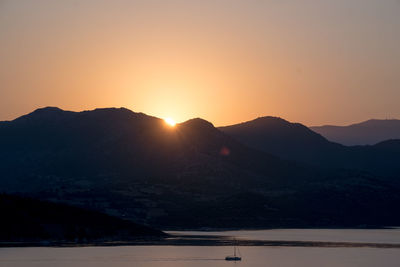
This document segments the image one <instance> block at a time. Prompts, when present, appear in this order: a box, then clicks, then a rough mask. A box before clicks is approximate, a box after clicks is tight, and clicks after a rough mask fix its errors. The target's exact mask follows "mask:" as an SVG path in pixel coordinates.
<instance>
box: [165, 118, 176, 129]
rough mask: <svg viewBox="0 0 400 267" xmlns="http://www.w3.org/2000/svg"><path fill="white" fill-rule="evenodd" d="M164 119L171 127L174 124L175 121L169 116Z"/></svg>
mask: <svg viewBox="0 0 400 267" xmlns="http://www.w3.org/2000/svg"><path fill="white" fill-rule="evenodd" d="M164 121H165V122H166V123H167V124H168V125H169V126H171V127H173V126H175V124H176V122H175V121H174V120H173V119H171V118H165V119H164Z"/></svg>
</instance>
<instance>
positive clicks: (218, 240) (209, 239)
mask: <svg viewBox="0 0 400 267" xmlns="http://www.w3.org/2000/svg"><path fill="white" fill-rule="evenodd" d="M233 245H237V246H265V247H315V248H316V247H320V248H396V249H400V243H369V242H368V243H364V242H330V241H296V240H291V241H287V240H244V239H237V240H234V239H232V238H231V237H229V236H207V235H170V236H169V237H166V238H163V239H158V240H155V239H153V240H150V239H141V240H131V241H123V240H120V241H118V240H116V241H93V242H82V243H77V242H64V241H31V242H29V241H27V242H23V241H22V242H0V248H12V247H60V248H61V247H99V246H102V247H111V246H233Z"/></svg>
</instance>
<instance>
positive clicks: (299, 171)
mask: <svg viewBox="0 0 400 267" xmlns="http://www.w3.org/2000/svg"><path fill="white" fill-rule="evenodd" d="M266 122H267V123H266ZM270 122H271V123H272V124H271V125H269V123H270ZM265 125H267V126H268V125H269V126H268V127H270V128H269V129H270V130H266V128H265V127H266V126H265ZM268 127H267V128H268ZM235 129H239V130H240V131H239V133H240V134H239V135H238V132H237V131H236V130H235ZM398 149H399V145H398V143H397V142H396V141H391V142H385V143H382V144H379V145H376V146H374V147H356V148H348V147H345V146H342V145H339V144H335V143H331V142H329V141H327V140H326V139H325V138H323V137H322V136H320V135H319V134H316V133H314V132H313V131H311V130H310V129H308V128H307V127H305V126H303V125H300V124H291V123H289V122H286V121H284V120H282V119H278V118H271V117H267V118H260V119H257V120H255V121H253V122H249V123H244V124H241V125H236V126H230V127H224V128H220V129H217V128H215V127H214V126H213V125H212V124H211V123H209V122H207V121H205V120H202V119H198V118H197V119H192V120H189V121H186V122H184V123H181V124H177V125H176V126H175V127H170V126H168V125H167V124H166V123H165V122H164V121H163V120H161V119H159V118H155V117H151V116H148V115H145V114H143V113H135V112H132V111H130V110H128V109H124V108H120V109H116V108H109V109H96V110H92V111H84V112H70V111H63V110H61V109H58V108H43V109H38V110H36V111H34V112H32V113H30V114H27V115H25V116H22V117H20V118H17V119H15V120H13V121H7V122H0V173H1V178H0V192H5V193H8V194H18V195H26V196H29V197H32V198H38V199H42V200H47V201H53V202H63V203H68V204H69V205H75V206H79V207H83V208H85V209H91V210H97V211H101V212H106V213H108V214H110V215H113V216H118V217H120V218H124V219H129V220H133V221H135V222H138V223H146V224H148V225H152V226H155V227H158V228H162V229H189V228H190V229H199V228H207V227H211V228H234V227H240V228H254V227H260V228H261V227H262V228H264V227H350V226H352V227H354V226H360V225H364V226H382V225H399V224H400V215H399V214H398V213H397V208H398V206H399V204H400V194H399V192H400V183H399V181H398V179H394V178H396V177H397V176H396V168H398V166H399V164H397V163H398V162H399V158H398V155H399V154H398ZM332 151H333V152H334V154H330V153H333V152H332ZM337 151H339V152H337ZM349 151H350V152H349ZM365 151H367V152H368V154H366V155H367V156H365V159H364V158H362V157H359V156H358V155H364V152H365ZM371 151H372V152H371ZM335 153H338V154H335ZM340 153H343V154H340ZM346 153H350V154H346ZM374 153H376V154H374ZM382 155H385V157H386V158H387V159H388V161H387V162H386V164H387V166H388V167H389V171H387V172H386V171H382V169H381V168H382V167H383V165H382V164H381V163H379V164H380V165H379V164H378V165H372V166H373V167H371V166H370V164H371V162H372V161H371V158H370V157H377V158H378V157H381V156H382ZM342 156H343V158H341V157H342ZM356 156H358V157H356ZM319 157H322V159H321V158H319ZM338 157H339V159H338ZM353 157H354V163H353ZM304 159H306V160H304ZM329 159H332V160H333V161H334V163H332V164H330V163H329ZM347 161H350V162H349V163H347V165H340V164H338V163H342V162H347ZM360 162H361V163H362V164H361V163H360ZM372 163H373V162H372ZM360 164H361V165H360ZM343 166H345V167H346V168H344V167H343ZM347 166H355V168H354V170H352V168H347ZM360 166H361V167H362V166H366V168H361V167H360Z"/></svg>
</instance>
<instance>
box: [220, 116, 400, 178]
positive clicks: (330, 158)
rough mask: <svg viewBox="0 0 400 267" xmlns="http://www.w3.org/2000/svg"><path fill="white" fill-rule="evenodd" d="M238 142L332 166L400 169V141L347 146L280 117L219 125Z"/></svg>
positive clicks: (384, 171)
mask: <svg viewBox="0 0 400 267" xmlns="http://www.w3.org/2000/svg"><path fill="white" fill-rule="evenodd" d="M219 129H220V130H221V131H223V132H225V133H226V134H228V135H230V136H232V137H234V138H235V139H237V140H238V141H240V142H242V143H244V144H246V145H248V146H250V147H252V148H254V149H259V150H262V151H264V152H267V153H270V154H273V155H276V156H279V157H281V158H283V159H289V160H294V161H298V162H303V163H307V164H312V165H315V166H321V167H328V168H345V169H357V170H361V171H368V172H372V173H374V174H376V175H380V176H393V177H396V176H397V175H398V173H399V170H400V167H399V166H400V156H399V153H400V149H399V145H400V140H391V141H390V142H389V141H387V142H383V143H379V144H376V145H373V146H369V145H367V146H344V145H341V144H338V143H334V142H331V141H328V140H327V139H326V138H325V137H323V136H322V135H320V134H318V133H315V132H314V131H312V130H311V129H309V128H307V127H306V126H304V125H302V124H299V123H290V122H288V121H286V120H284V119H281V118H276V117H262V118H258V119H255V120H252V121H248V122H244V123H240V124H236V125H231V126H226V127H219Z"/></svg>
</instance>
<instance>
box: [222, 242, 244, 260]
mask: <svg viewBox="0 0 400 267" xmlns="http://www.w3.org/2000/svg"><path fill="white" fill-rule="evenodd" d="M239 254H240V252H239ZM225 260H226V261H241V260H242V257H240V256H237V255H236V244H234V245H233V256H226V257H225Z"/></svg>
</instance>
